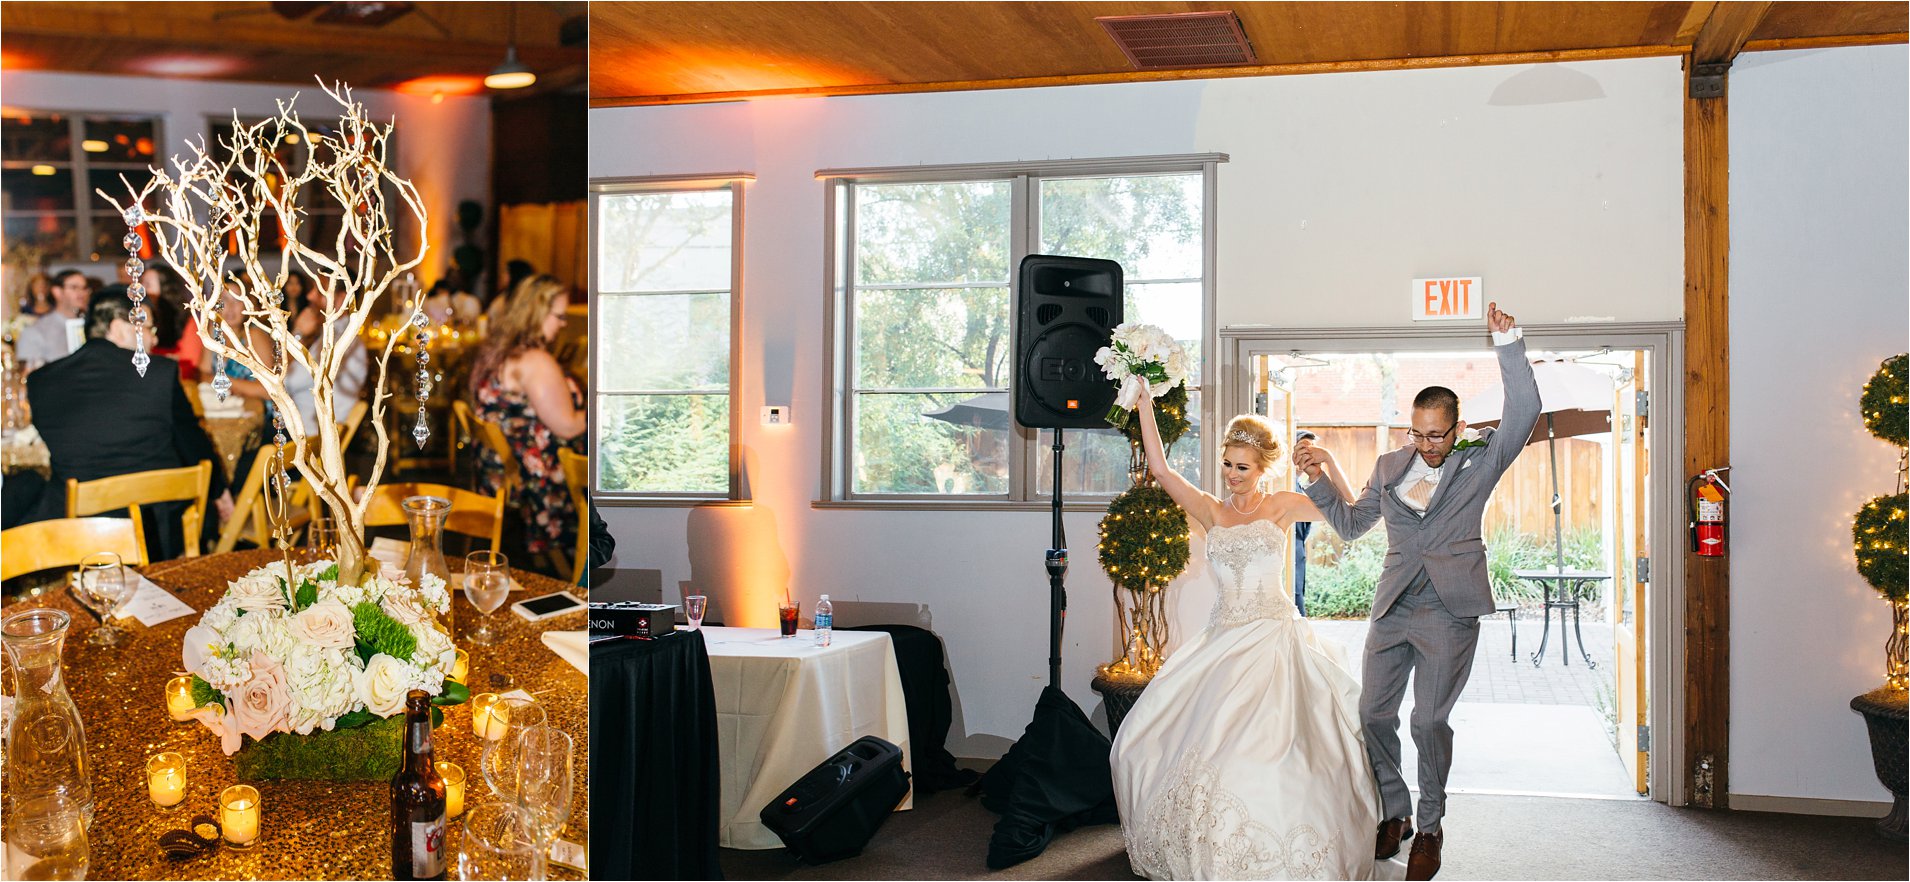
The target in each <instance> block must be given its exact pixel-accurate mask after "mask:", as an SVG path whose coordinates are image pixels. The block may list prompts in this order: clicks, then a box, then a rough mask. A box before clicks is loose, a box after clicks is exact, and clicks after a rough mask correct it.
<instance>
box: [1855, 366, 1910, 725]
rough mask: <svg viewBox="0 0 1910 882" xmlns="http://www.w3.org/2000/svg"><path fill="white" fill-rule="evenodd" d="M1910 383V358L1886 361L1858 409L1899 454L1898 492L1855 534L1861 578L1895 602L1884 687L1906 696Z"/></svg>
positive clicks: (1909, 662) (1909, 674)
mask: <svg viewBox="0 0 1910 882" xmlns="http://www.w3.org/2000/svg"><path fill="white" fill-rule="evenodd" d="M1906 379H1910V354H1903V355H1897V356H1895V357H1893V358H1889V359H1885V360H1884V363H1883V364H1882V365H1881V366H1879V367H1878V368H1877V372H1876V373H1875V374H1874V375H1872V376H1871V378H1870V382H1868V383H1865V384H1864V394H1863V398H1862V400H1861V401H1860V403H1859V406H1860V408H1861V409H1862V411H1863V416H1864V427H1865V428H1868V429H1869V430H1870V433H1871V434H1873V435H1876V436H1877V437H1878V438H1881V439H1883V440H1884V441H1887V442H1889V443H1891V444H1894V445H1896V446H1897V447H1899V448H1904V449H1902V450H1900V451H1899V452H1898V454H1897V492H1896V494H1895V495H1892V496H1878V497H1876V498H1874V499H1872V500H1870V501H1869V502H1866V503H1864V507H1863V508H1861V509H1858V511H1857V516H1856V518H1854V519H1853V520H1852V523H1851V527H1850V532H1851V542H1852V546H1853V551H1854V553H1855V555H1856V558H1857V573H1858V574H1859V575H1861V576H1863V577H1864V581H1866V582H1869V583H1870V585H1871V587H1873V588H1875V589H1877V591H1878V593H1880V594H1882V595H1883V596H1884V599H1885V600H1888V601H1889V602H1890V614H1891V629H1890V639H1889V640H1888V641H1886V642H1885V644H1884V684H1885V686H1886V687H1887V688H1889V689H1891V690H1894V691H1897V692H1904V691H1907V690H1910V596H1906V595H1910V516H1907V514H1906V509H1910V494H1907V493H1906V492H1905V491H1906V489H1907V488H1906V487H1905V478H1906V469H1907V468H1910V437H1906V434H1907V433H1906V429H1907V428H1910V408H1907V407H1906V406H1905V402H1906V400H1910V392H1906V389H1905V380H1906Z"/></svg>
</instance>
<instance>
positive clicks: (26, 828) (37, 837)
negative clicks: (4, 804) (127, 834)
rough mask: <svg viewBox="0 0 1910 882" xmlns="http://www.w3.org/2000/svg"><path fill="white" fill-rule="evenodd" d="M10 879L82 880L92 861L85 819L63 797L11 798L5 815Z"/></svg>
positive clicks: (69, 800)
mask: <svg viewBox="0 0 1910 882" xmlns="http://www.w3.org/2000/svg"><path fill="white" fill-rule="evenodd" d="M4 838H5V840H6V844H5V846H4V847H5V848H6V850H7V863H8V864H13V863H14V862H15V861H18V862H19V866H8V867H7V877H8V878H10V879H61V880H65V879H84V878H86V870H87V865H88V863H89V859H90V858H91V852H90V849H88V848H87V843H86V818H85V815H84V813H82V812H81V811H80V807H79V805H78V804H77V803H75V802H73V801H72V800H71V799H69V798H67V797H66V796H65V795H63V794H58V793H54V794H48V795H45V796H32V797H14V802H13V805H11V806H9V807H8V809H7V815H6V835H5V837H4Z"/></svg>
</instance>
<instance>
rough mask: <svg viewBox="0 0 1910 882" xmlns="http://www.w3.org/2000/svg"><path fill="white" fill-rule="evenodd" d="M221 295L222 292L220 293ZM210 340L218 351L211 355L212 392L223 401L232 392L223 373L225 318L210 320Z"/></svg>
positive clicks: (230, 384)
mask: <svg viewBox="0 0 1910 882" xmlns="http://www.w3.org/2000/svg"><path fill="white" fill-rule="evenodd" d="M218 296H221V297H223V296H224V294H223V293H221V294H220V295H218ZM212 342H214V343H217V344H219V353H218V354H217V355H214V356H213V357H212V394H214V395H217V396H218V397H219V401H220V402H221V403H223V402H224V401H225V400H226V397H227V396H229V395H231V394H232V378H231V377H228V376H226V373H225V319H224V317H220V318H218V319H215V320H214V321H213V322H212Z"/></svg>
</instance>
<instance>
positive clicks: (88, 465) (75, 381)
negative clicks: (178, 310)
mask: <svg viewBox="0 0 1910 882" xmlns="http://www.w3.org/2000/svg"><path fill="white" fill-rule="evenodd" d="M131 313H132V304H131V303H130V302H129V301H127V299H126V297H125V296H124V295H122V294H113V293H106V292H102V293H100V294H97V295H95V296H94V297H93V298H92V300H91V301H90V302H89V303H88V305H87V309H86V344H85V345H83V346H81V347H80V348H79V349H76V350H74V352H73V354H72V355H69V356H67V357H66V358H62V359H60V360H58V361H55V362H51V363H49V364H48V365H47V366H45V367H43V368H41V369H39V370H37V371H34V372H33V373H32V374H31V375H29V376H28V377H27V401H28V403H29V404H30V405H31V406H32V408H33V425H34V428H36V429H38V430H39V433H40V437H41V438H42V439H44V440H45V441H46V449H47V453H48V454H49V458H50V459H51V465H52V472H53V476H52V477H53V480H52V484H51V486H49V487H48V488H47V492H46V494H45V496H44V497H42V499H41V502H40V516H41V517H42V518H56V517H63V516H65V514H66V481H67V479H69V478H76V479H78V480H81V481H92V480H96V479H99V478H108V477H112V476H114V475H124V474H130V473H132V472H144V471H150V470H152V469H171V468H179V467H180V466H187V465H193V464H195V463H198V462H199V461H201V460H210V461H212V462H213V468H212V485H211V495H212V498H213V500H214V506H215V508H216V509H217V511H218V517H219V520H224V519H226V518H228V517H230V516H231V514H232V494H231V493H230V492H228V491H227V490H226V477H225V472H224V471H223V470H222V469H221V468H220V465H219V463H218V454H217V453H216V452H215V451H214V449H213V446H212V439H211V438H209V437H207V436H206V431H205V428H204V427H202V426H200V425H199V419H198V417H196V416H195V415H194V414H193V412H192V403H191V402H190V401H188V400H186V391H185V388H184V387H183V386H181V385H180V383H179V366H178V364H176V363H175V362H174V361H173V360H172V359H170V358H167V357H165V356H163V355H156V356H153V357H152V363H151V364H150V365H148V366H147V368H146V375H145V376H143V377H142V376H140V375H139V372H138V371H136V370H134V369H133V354H132V349H133V341H134V330H133V325H132V323H131V322H130V321H129V317H130V315H131ZM148 342H150V338H149V340H148ZM149 509H150V510H149ZM184 509H185V504H183V503H166V504H161V505H155V506H150V507H142V508H141V509H140V514H141V515H142V516H144V518H145V520H146V552H147V556H148V557H151V558H152V559H154V560H164V559H168V558H172V557H177V556H179V555H180V554H182V553H183V552H184V551H185V548H186V542H187V541H188V537H184V536H181V535H180V526H179V514H180V512H182V511H183V510H184ZM206 520H207V526H208V527H212V526H213V519H212V518H207V519H206ZM199 538H200V537H197V536H195V537H190V541H193V542H197V541H199Z"/></svg>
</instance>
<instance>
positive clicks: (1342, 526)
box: [1306, 467, 1380, 540]
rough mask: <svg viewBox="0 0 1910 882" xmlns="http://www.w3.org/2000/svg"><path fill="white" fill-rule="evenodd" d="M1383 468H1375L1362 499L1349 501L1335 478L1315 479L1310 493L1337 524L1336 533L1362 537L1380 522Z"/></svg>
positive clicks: (1329, 518) (1307, 490) (1348, 537)
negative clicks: (1380, 478) (1335, 481)
mask: <svg viewBox="0 0 1910 882" xmlns="http://www.w3.org/2000/svg"><path fill="white" fill-rule="evenodd" d="M1379 484H1380V482H1379V469H1378V468H1377V467H1376V468H1374V469H1373V477H1372V478H1370V479H1368V480H1367V482H1366V489H1365V490H1362V491H1360V498H1358V499H1356V500H1354V501H1353V502H1352V503H1350V504H1349V503H1348V502H1347V501H1346V498H1345V497H1343V496H1341V495H1340V490H1339V488H1338V487H1336V486H1334V484H1333V482H1332V481H1331V480H1315V481H1314V482H1313V483H1312V484H1309V485H1307V488H1306V495H1307V498H1308V499H1311V500H1313V507H1314V508H1317V509H1319V510H1320V516H1321V517H1323V518H1326V522H1327V523H1329V524H1332V525H1333V532H1335V533H1338V534H1340V537H1341V538H1343V539H1347V540H1353V539H1358V538H1360V537H1361V536H1364V535H1366V531H1367V530H1371V529H1373V524H1375V523H1377V522H1378V521H1379V498H1380V486H1379Z"/></svg>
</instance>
